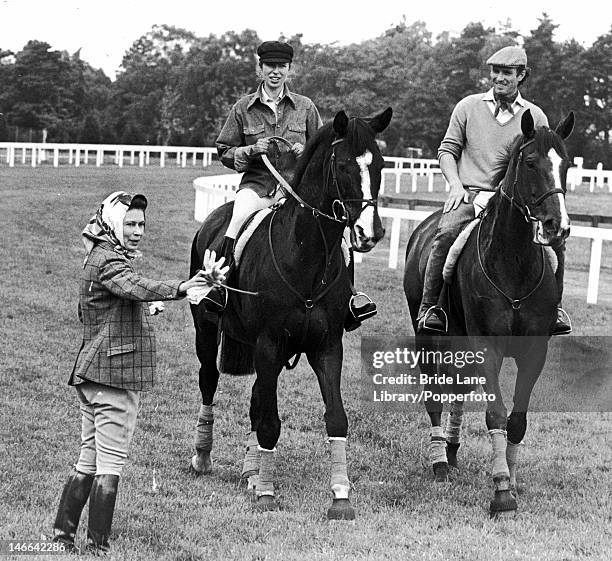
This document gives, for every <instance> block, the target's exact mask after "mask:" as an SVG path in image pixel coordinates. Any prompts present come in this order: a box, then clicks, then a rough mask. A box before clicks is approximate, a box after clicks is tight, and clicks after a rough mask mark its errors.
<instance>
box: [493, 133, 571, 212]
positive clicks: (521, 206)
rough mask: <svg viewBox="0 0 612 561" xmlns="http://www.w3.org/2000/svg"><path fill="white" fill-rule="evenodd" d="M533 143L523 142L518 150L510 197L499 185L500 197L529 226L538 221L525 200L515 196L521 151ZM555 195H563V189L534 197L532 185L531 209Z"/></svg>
mask: <svg viewBox="0 0 612 561" xmlns="http://www.w3.org/2000/svg"><path fill="white" fill-rule="evenodd" d="M534 142H535V140H534V139H533V138H532V139H531V140H528V141H527V142H524V143H523V144H521V147H520V148H519V157H518V162H517V163H516V167H515V168H514V181H513V182H512V188H511V189H512V191H511V195H508V193H506V191H505V190H504V184H503V182H502V183H501V184H500V189H499V190H500V192H501V195H502V197H504V198H505V199H506V200H508V201H510V203H511V204H512V206H514V207H515V208H517V209H518V210H519V211H520V213H521V214H522V215H523V217H524V218H525V221H526V222H527V223H528V224H529V223H530V222H538V219H537V218H535V217H534V216H532V214H531V211H530V210H529V206H528V205H527V203H526V202H525V200H524V199H523V198H522V197H520V198H519V197H518V196H517V188H516V186H517V184H518V180H519V169H520V168H521V166H522V164H523V157H524V153H523V151H524V150H525V148H527V146H529V145H530V144H533V143H534ZM557 193H560V194H565V191H563V189H559V188H555V189H550V190H549V191H546V193H544V194H543V195H540V196H539V197H536V194H535V192H534V190H533V184H532V189H531V201H530V202H531V207H532V208H535V207H537V206H539V205H541V204H542V203H543V202H544V201H545V200H546V199H547V198H548V197H551V196H552V195H556V194H557ZM515 199H519V201H518V202H517V201H516V200H515Z"/></svg>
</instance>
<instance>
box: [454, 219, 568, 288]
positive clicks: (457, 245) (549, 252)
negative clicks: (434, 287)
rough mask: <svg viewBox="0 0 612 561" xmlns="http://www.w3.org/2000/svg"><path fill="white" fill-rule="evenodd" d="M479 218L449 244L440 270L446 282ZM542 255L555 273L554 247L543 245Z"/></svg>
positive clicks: (555, 257) (556, 263) (555, 258)
mask: <svg viewBox="0 0 612 561" xmlns="http://www.w3.org/2000/svg"><path fill="white" fill-rule="evenodd" d="M480 220H481V219H480V217H477V218H475V219H474V220H472V221H471V222H469V223H468V224H467V225H466V226H465V228H464V229H463V230H461V233H460V234H459V235H458V236H457V239H456V240H455V241H454V242H453V245H452V246H451V248H450V250H449V252H448V255H447V256H446V261H445V262H444V269H443V270H442V276H443V278H444V282H445V283H446V284H452V282H453V275H454V273H455V266H456V265H457V261H458V260H459V256H460V255H461V252H462V251H463V248H464V247H465V244H466V243H467V241H468V238H469V237H470V234H471V233H472V230H474V228H476V226H478V223H479V222H480ZM544 255H546V258H547V259H548V262H549V263H550V267H551V269H552V271H553V273H555V272H556V271H557V265H558V262H557V255H556V254H555V251H554V249H553V248H552V247H550V246H544Z"/></svg>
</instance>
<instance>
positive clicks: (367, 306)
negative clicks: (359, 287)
mask: <svg viewBox="0 0 612 561" xmlns="http://www.w3.org/2000/svg"><path fill="white" fill-rule="evenodd" d="M358 298H365V300H366V301H365V303H363V304H361V305H357V303H356V300H357V299H358ZM349 310H350V312H351V315H352V316H353V318H354V319H355V320H357V321H363V320H365V319H368V318H371V317H372V316H375V315H376V313H377V309H376V304H375V303H374V301H373V300H372V299H371V298H370V297H369V296H368V295H367V294H365V293H364V292H356V293H355V294H353V295H352V296H351V299H350V300H349Z"/></svg>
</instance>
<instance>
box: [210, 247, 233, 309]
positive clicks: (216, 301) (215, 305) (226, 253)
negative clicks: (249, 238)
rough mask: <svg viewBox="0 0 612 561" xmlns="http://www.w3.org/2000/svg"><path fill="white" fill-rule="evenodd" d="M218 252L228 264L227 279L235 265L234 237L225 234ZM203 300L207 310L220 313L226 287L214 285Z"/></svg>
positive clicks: (225, 298)
mask: <svg viewBox="0 0 612 561" xmlns="http://www.w3.org/2000/svg"><path fill="white" fill-rule="evenodd" d="M220 253H221V256H223V257H225V265H227V266H229V270H228V272H227V276H226V278H228V279H229V277H230V275H231V274H232V272H233V271H234V267H235V265H234V257H233V253H234V238H229V237H227V236H225V237H224V238H223V244H222V245H221V252H220ZM203 301H204V305H205V306H206V310H207V311H209V312H214V313H216V314H221V313H223V310H225V307H226V306H227V289H226V288H225V287H223V286H215V287H214V288H212V289H211V290H210V292H209V293H208V294H207V295H206V296H204V298H203Z"/></svg>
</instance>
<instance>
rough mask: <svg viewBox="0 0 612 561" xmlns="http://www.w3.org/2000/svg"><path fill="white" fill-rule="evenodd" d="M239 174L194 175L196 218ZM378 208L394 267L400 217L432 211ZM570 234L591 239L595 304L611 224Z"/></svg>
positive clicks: (414, 220) (231, 190)
mask: <svg viewBox="0 0 612 561" xmlns="http://www.w3.org/2000/svg"><path fill="white" fill-rule="evenodd" d="M241 177H242V174H238V173H236V174H223V175H209V176H206V177H198V178H197V179H195V180H194V181H193V187H194V190H195V208H194V218H195V219H196V220H197V221H198V222H203V221H204V219H205V218H206V216H208V214H209V213H210V212H211V211H212V210H214V209H215V208H217V207H218V206H220V205H222V204H223V203H226V202H227V201H231V200H233V199H234V197H235V194H236V189H237V187H238V184H239V183H240V178H241ZM378 212H379V214H380V216H381V218H387V219H389V220H390V221H391V228H390V229H389V228H388V227H387V228H386V229H387V231H388V232H389V230H390V232H389V260H388V266H389V268H391V269H396V268H397V266H398V263H399V260H400V259H399V254H400V242H401V240H400V234H401V230H402V221H403V220H407V221H408V222H409V225H410V231H412V228H413V227H414V226H415V225H416V224H418V223H419V222H421V221H422V220H424V219H425V218H427V216H429V215H430V214H431V211H425V210H409V209H403V208H387V207H379V209H378ZM570 235H571V236H573V237H578V238H587V239H590V240H591V257H590V264H589V281H588V286H587V295H586V301H587V303H588V304H596V303H597V297H598V294H599V275H600V270H601V255H602V248H603V242H604V240H606V241H612V228H593V227H590V226H572V228H571V234H570ZM362 259H363V254H361V253H356V254H355V262H357V263H359V262H361V261H362Z"/></svg>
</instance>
